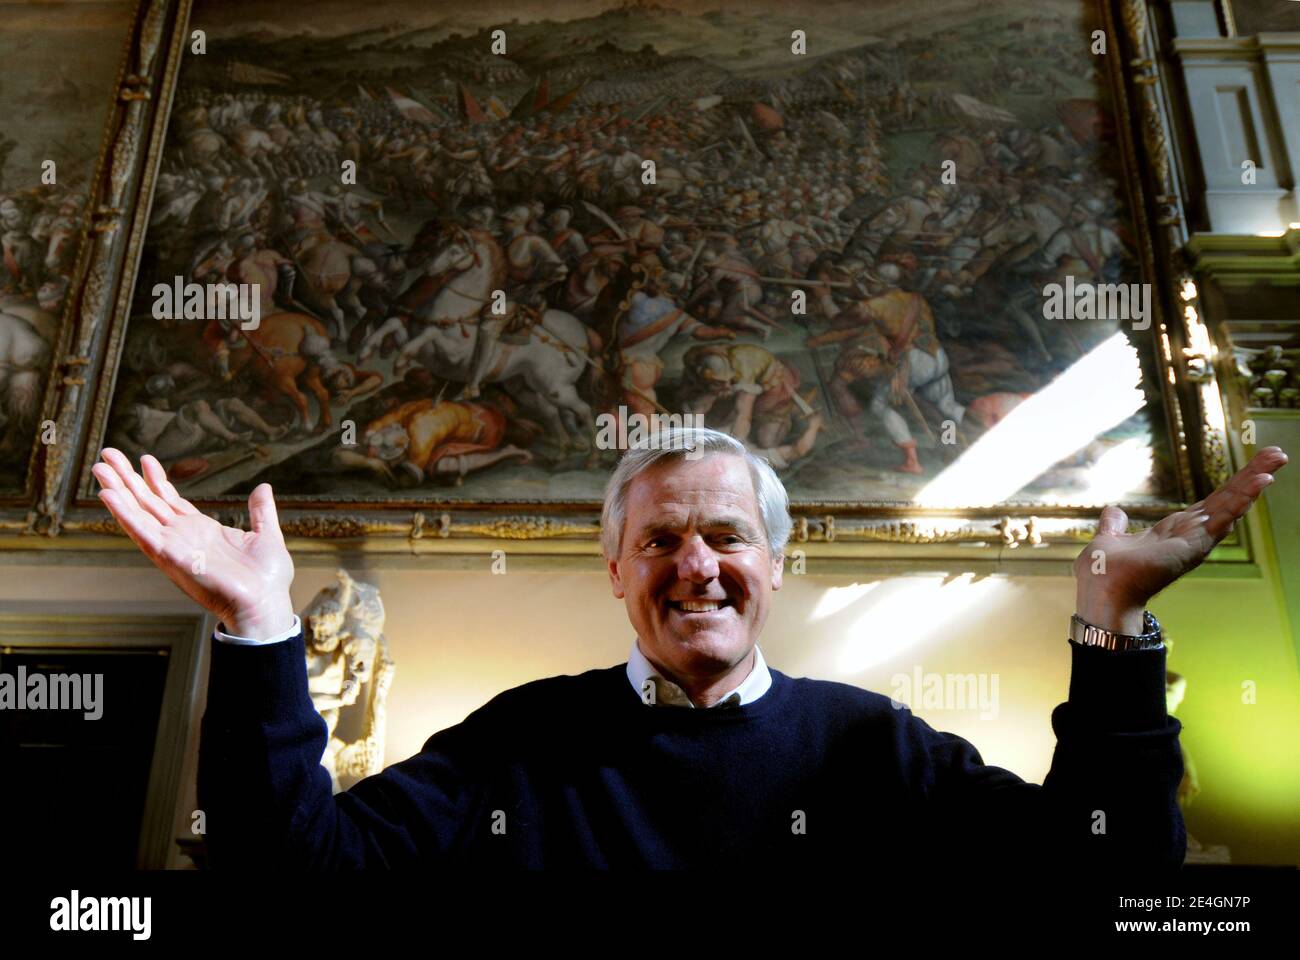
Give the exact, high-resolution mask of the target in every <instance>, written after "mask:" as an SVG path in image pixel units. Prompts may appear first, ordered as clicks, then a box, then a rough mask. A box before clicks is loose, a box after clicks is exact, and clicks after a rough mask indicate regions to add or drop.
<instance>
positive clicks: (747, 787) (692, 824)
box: [94, 430, 1287, 884]
mask: <svg viewBox="0 0 1300 960" xmlns="http://www.w3.org/2000/svg"><path fill="white" fill-rule="evenodd" d="M103 457H104V461H105V462H103V463H99V464H96V465H95V467H94V472H95V475H96V477H97V478H98V479H99V481H100V483H101V484H102V487H103V489H102V490H101V491H100V494H99V495H100V497H101V499H102V500H103V501H104V503H105V505H106V506H107V507H108V509H109V510H110V511H111V512H112V513H113V515H114V516H115V517H116V518H117V519H118V522H119V523H121V524H122V526H123V527H124V528H125V530H126V532H127V533H128V534H129V535H130V536H131V537H132V539H133V540H134V541H135V542H136V543H137V544H138V545H139V546H140V548H141V549H142V550H143V551H144V552H145V554H146V555H147V556H148V557H150V558H151V559H152V560H153V561H154V562H155V563H156V564H157V565H158V566H159V567H160V568H161V569H162V570H163V572H164V573H166V574H167V575H168V576H169V577H170V578H171V579H172V580H173V581H175V582H176V583H177V584H178V585H179V586H180V587H181V588H182V589H183V590H184V591H185V592H186V593H187V594H189V595H190V596H191V597H193V598H194V599H195V600H197V601H198V602H199V603H201V604H202V605H203V606H205V607H206V608H207V609H209V610H211V611H212V612H213V613H214V614H216V615H217V616H218V617H219V618H220V623H219V631H227V632H218V634H217V641H218V642H216V643H214V644H213V651H212V664H211V672H210V679H209V690H208V704H207V714H206V715H205V717H204V721H203V735H202V743H201V749H200V769H199V784H198V786H199V803H200V805H201V807H202V808H203V809H204V811H205V812H206V813H207V824H208V833H207V842H208V847H209V856H210V858H211V862H212V864H213V865H214V866H217V867H221V866H225V865H235V864H242V865H253V864H272V865H280V866H286V865H287V866H296V867H307V868H316V869H326V868H361V867H371V868H373V867H398V866H405V865H411V864H415V863H424V864H440V865H443V864H445V865H470V864H473V865H491V866H527V867H555V866H573V865H580V866H594V867H694V866H701V867H722V868H726V869H728V870H732V871H734V870H738V869H744V868H746V867H748V868H754V867H805V868H807V867H818V866H829V865H843V866H851V867H855V868H858V869H861V870H872V871H896V870H898V869H899V868H900V867H905V866H906V865H907V864H924V865H925V866H926V868H927V869H930V870H933V871H934V872H935V873H936V874H942V873H944V872H946V871H948V870H949V869H951V868H957V869H960V868H967V869H969V868H975V869H979V870H987V869H988V868H989V867H991V866H994V865H1004V864H1016V865H1019V866H1026V867H1030V868H1033V869H1037V870H1042V869H1044V868H1051V869H1053V870H1071V871H1077V870H1079V869H1082V868H1084V867H1088V866H1108V867H1112V866H1121V865H1122V866H1126V867H1134V866H1176V865H1178V864H1179V863H1180V862H1181V861H1182V858H1183V855H1184V850H1185V846H1186V835H1185V832H1184V829H1183V822H1182V817H1181V815H1180V813H1179V810H1178V806H1177V804H1176V802H1175V793H1176V790H1177V786H1178V781H1179V779H1180V777H1181V776H1182V772H1183V764H1182V759H1181V755H1180V753H1179V746H1178V734H1179V729H1180V727H1179V723H1178V721H1177V720H1175V719H1174V718H1172V717H1170V716H1168V715H1167V714H1166V711H1165V699H1164V665H1165V651H1164V646H1163V644H1162V641H1161V635H1160V630H1159V626H1158V624H1155V623H1154V620H1153V618H1151V617H1150V616H1149V615H1144V613H1145V606H1146V603H1147V601H1148V600H1149V599H1150V598H1151V597H1152V596H1154V595H1155V594H1156V593H1158V592H1159V591H1160V590H1162V589H1163V588H1164V587H1166V586H1167V585H1168V584H1169V583H1171V582H1172V581H1173V580H1174V579H1176V578H1177V577H1178V576H1180V575H1181V574H1183V573H1185V572H1186V571H1188V570H1190V569H1191V568H1193V567H1195V566H1196V565H1197V564H1198V563H1200V562H1201V561H1202V560H1203V559H1204V558H1205V556H1206V554H1207V553H1208V552H1209V550H1210V549H1211V547H1213V545H1214V544H1215V543H1216V542H1217V541H1218V540H1220V539H1222V538H1223V537H1224V536H1225V535H1226V534H1227V533H1228V531H1229V530H1230V529H1231V528H1232V526H1233V524H1234V523H1235V522H1236V521H1237V520H1238V519H1240V518H1241V516H1242V515H1243V514H1244V513H1245V512H1246V510H1247V509H1248V508H1249V507H1250V505H1251V503H1252V502H1253V501H1254V499H1255V498H1256V497H1257V496H1258V495H1259V493H1260V492H1261V491H1262V490H1263V489H1264V487H1265V486H1267V485H1268V484H1269V483H1270V482H1272V479H1273V478H1272V475H1271V471H1273V470H1277V469H1279V468H1280V467H1282V466H1283V464H1285V463H1286V461H1287V457H1286V454H1284V453H1283V452H1282V451H1281V450H1280V449H1278V448H1277V447H1269V448H1267V449H1265V450H1262V451H1260V452H1259V453H1258V454H1257V455H1256V456H1255V457H1254V459H1253V460H1251V462H1250V463H1249V464H1248V465H1247V466H1246V468H1245V469H1243V470H1242V471H1240V472H1239V473H1238V474H1236V476H1234V477H1233V478H1232V480H1231V481H1230V482H1229V483H1227V484H1226V485H1225V486H1224V487H1222V488H1221V489H1219V490H1218V491H1216V492H1215V493H1213V494H1211V495H1210V496H1209V497H1207V498H1206V499H1205V500H1203V501H1200V502H1198V503H1196V504H1193V505H1192V506H1191V507H1189V508H1188V509H1187V510H1184V511H1181V512H1179V513H1175V514H1173V515H1171V516H1170V517H1168V518H1166V519H1165V520H1163V521H1161V522H1160V523H1159V524H1157V525H1156V526H1154V527H1152V528H1150V529H1146V530H1143V531H1142V532H1140V533H1135V534H1127V533H1125V527H1126V525H1127V518H1126V517H1125V515H1124V513H1123V511H1121V510H1119V509H1118V508H1116V507H1113V506H1111V507H1107V508H1106V509H1105V510H1103V511H1102V514H1101V521H1100V531H1099V533H1098V535H1097V537H1096V538H1095V539H1094V540H1093V541H1092V543H1090V544H1089V545H1088V547H1087V548H1085V550H1084V552H1083V553H1082V554H1081V555H1080V559H1079V560H1078V561H1077V562H1076V567H1075V569H1076V575H1077V576H1078V579H1079V590H1078V599H1079V605H1078V608H1077V617H1079V618H1082V621H1086V623H1076V624H1074V625H1073V626H1072V629H1071V635H1072V639H1071V644H1072V651H1071V653H1072V658H1073V676H1072V678H1071V682H1070V695H1069V700H1068V702H1066V703H1064V704H1062V705H1061V706H1059V707H1057V708H1056V710H1055V711H1054V712H1053V715H1052V721H1053V728H1054V730H1055V732H1056V736H1057V748H1056V753H1055V756H1054V758H1053V761H1052V769H1051V771H1050V773H1049V774H1048V776H1047V778H1046V780H1045V781H1044V783H1043V785H1042V786H1041V787H1040V786H1038V785H1035V784H1029V783H1025V782H1024V781H1022V780H1021V779H1020V778H1018V777H1017V776H1015V775H1014V774H1012V773H1010V772H1008V771H1006V770H1003V769H999V768H997V767H990V766H986V765H985V764H984V763H983V761H982V760H981V758H980V755H979V753H978V752H977V751H976V750H975V748H974V747H973V746H971V744H970V743H968V742H967V741H965V740H963V739H961V738H960V737H957V736H954V735H951V734H945V733H939V732H936V731H935V730H934V729H932V728H931V727H930V726H929V725H928V724H926V723H925V722H924V721H922V720H920V719H918V718H916V717H915V716H913V715H912V713H911V712H910V711H908V710H907V709H905V708H903V707H902V706H901V705H899V704H894V703H892V702H891V701H890V699H888V698H887V697H884V696H881V695H879V694H875V693H870V692H868V691H866V690H863V689H861V688H859V687H855V686H851V685H849V684H843V683H835V682H830V681H822V680H810V679H806V678H796V677H791V676H788V675H786V674H785V673H782V672H781V671H779V670H777V669H774V668H770V667H769V666H768V665H767V663H766V662H765V661H764V658H763V655H762V653H761V652H760V651H759V649H758V646H757V641H758V638H759V636H760V634H761V633H762V631H763V626H764V624H765V622H766V621H767V617H768V613H769V610H770V605H771V600H772V594H773V593H774V592H775V591H776V590H778V589H780V587H781V580H782V572H783V562H784V556H783V551H784V548H785V544H786V540H787V538H788V536H789V533H790V529H791V520H790V515H789V512H788V506H787V499H786V492H785V489H784V488H783V487H782V485H781V482H780V481H779V480H778V479H777V477H776V475H775V473H774V472H773V471H772V469H771V467H770V466H768V465H767V464H766V463H765V462H764V461H762V460H760V459H758V458H756V457H753V456H752V455H750V454H749V453H748V452H747V451H746V449H745V448H744V446H743V445H741V444H740V443H738V442H737V441H736V440H734V439H733V438H731V437H728V436H727V435H725V434H722V433H718V432H716V431H712V430H690V431H685V432H671V431H670V432H668V433H667V434H666V435H664V434H661V435H660V437H659V444H658V446H657V447H653V448H636V449H632V450H630V451H628V452H627V453H626V454H625V455H624V457H623V459H622V460H621V461H620V463H619V465H618V467H617V468H616V469H615V471H614V473H613V475H612V476H611V478H610V480H609V484H608V487H607V492H606V496H605V504H604V512H603V515H602V535H601V540H602V546H603V549H604V554H605V559H606V562H607V566H608V573H609V578H610V582H611V584H612V587H613V593H614V596H615V597H618V598H620V599H622V600H623V601H624V603H625V605H626V608H627V614H628V619H629V620H630V621H631V624H632V627H633V628H634V630H635V632H636V639H635V640H634V641H633V643H632V648H631V653H630V656H629V658H628V661H627V663H626V664H622V663H620V664H618V665H616V666H612V667H606V668H604V669H593V670H589V671H587V672H585V673H582V674H579V675H577V676H558V677H551V678H549V679H545V680H538V681H534V682H532V683H527V684H524V685H523V686H520V687H516V688H514V689H512V690H508V691H506V692H504V693H502V694H500V695H498V696H497V697H495V698H493V699H492V700H491V701H490V702H489V703H487V704H486V705H484V706H483V707H481V708H479V709H478V710H475V711H474V712H473V713H471V714H470V715H469V716H468V717H467V718H466V719H465V720H464V721H462V722H461V723H459V724H456V725H455V726H452V727H449V728H448V729H446V730H443V731H441V732H439V733H436V734H434V735H433V736H432V737H430V738H429V740H428V741H427V742H426V743H425V745H424V748H423V749H422V750H421V751H420V753H419V754H417V755H416V756H414V757H411V758H410V759H408V760H405V761H403V762H401V763H398V764H395V765H393V766H391V767H389V768H388V769H386V770H384V771H383V772H382V773H379V774H376V775H375V776H372V777H368V778H366V779H365V780H362V781H361V782H360V783H358V784H356V785H355V786H354V787H352V788H351V789H350V790H348V791H347V792H345V793H342V794H339V795H338V796H334V795H332V794H331V790H330V779H329V775H328V774H327V773H326V771H325V769H324V768H323V767H321V766H320V758H321V754H322V752H323V750H324V748H325V724H324V723H323V721H322V720H321V718H320V716H319V715H317V713H316V712H315V711H314V710H313V709H312V704H311V700H310V699H309V698H308V696H307V677H306V669H305V666H304V655H303V635H302V628H301V625H300V622H299V618H298V617H297V616H295V615H294V612H293V607H292V605H291V604H290V601H289V584H290V582H291V581H292V579H293V561H292V560H291V559H290V557H289V553H288V551H287V550H286V549H285V545H284V540H283V537H282V535H281V532H280V528H279V524H278V522H277V518H276V508H275V503H274V501H273V499H272V496H271V488H270V486H269V485H267V484H260V485H259V486H258V487H257V488H256V489H255V490H253V492H252V494H251V495H250V497H249V516H250V518H251V523H252V529H251V531H249V532H244V531H240V530H233V529H228V528H223V527H221V526H220V525H219V524H218V523H217V522H216V521H215V520H212V519H210V518H208V517H206V516H204V515H203V514H201V513H199V512H198V511H197V510H196V509H195V508H194V506H192V505H191V504H190V503H188V502H187V501H185V500H184V499H182V498H181V497H180V496H179V495H178V494H177V492H176V490H175V488H174V487H173V486H172V484H171V483H170V482H169V481H168V480H167V477H166V475H165V474H164V472H163V470H162V467H161V466H160V465H159V464H158V462H157V460H155V459H154V458H152V457H145V458H143V459H142V461H141V466H142V470H143V472H144V476H143V477H141V476H139V475H137V474H136V473H135V471H134V470H133V469H132V467H131V464H130V462H129V461H128V460H127V459H126V458H125V457H124V456H123V455H122V454H121V453H120V452H118V451H117V450H113V449H111V448H107V449H105V450H104V451H103ZM1099 549H1100V550H1104V551H1105V553H1106V557H1107V567H1106V569H1107V573H1106V574H1105V576H1093V575H1092V574H1091V570H1092V569H1093V560H1092V551H1094V550H1099ZM198 550H201V551H204V552H205V555H206V561H207V562H206V566H205V567H204V570H205V572H203V573H200V574H195V573H193V572H192V571H193V569H194V565H193V562H192V559H193V556H194V553H195V551H198ZM921 615H923V613H922V614H921ZM575 625H576V622H575ZM1062 626H1063V628H1064V625H1062ZM1099 816H1104V818H1105V819H1104V823H1105V827H1104V829H1102V830H1099V829H1098V823H1099V822H1100V821H1099ZM747 879H748V875H746V874H744V873H739V874H736V880H735V882H738V883H742V884H743V883H745V882H746V881H747Z"/></svg>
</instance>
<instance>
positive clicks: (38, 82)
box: [0, 0, 133, 497]
mask: <svg viewBox="0 0 1300 960" xmlns="http://www.w3.org/2000/svg"><path fill="white" fill-rule="evenodd" d="M132 8H133V4H132V3H130V2H127V0H103V2H95V0H92V2H70V3H60V4H50V3H6V4H5V5H4V8H3V17H4V27H3V29H2V30H0V62H2V63H3V64H4V73H3V76H0V245H2V246H3V265H2V267H0V497H8V496H14V495H18V494H21V493H22V492H23V488H24V485H25V478H26V475H27V470H28V464H29V461H30V459H31V455H32V450H33V447H34V446H35V445H36V443H37V442H38V440H39V433H40V426H41V411H42V408H43V405H44V399H45V394H46V388H47V386H48V381H49V374H50V370H51V368H52V366H53V362H54V350H55V348H56V340H57V336H58V328H59V322H60V318H61V316H62V314H63V308H64V305H65V300H66V298H67V295H68V290H69V287H70V286H71V285H72V281H73V276H72V274H73V271H74V268H75V266H76V263H77V255H78V252H79V250H80V246H81V232H82V228H83V225H84V221H85V217H86V208H87V205H88V204H89V201H90V193H91V179H92V177H93V175H94V172H95V164H96V161H97V160H98V157H99V150H100V141H101V139H102V137H103V134H104V125H105V123H106V121H107V118H108V112H109V108H110V107H111V106H112V98H113V93H112V91H113V83H114V80H115V78H116V77H117V73H118V70H119V68H120V66H121V61H122V56H123V53H124V46H125V43H126V38H127V34H128V29H129V27H130V24H131V18H132ZM50 164H52V166H50Z"/></svg>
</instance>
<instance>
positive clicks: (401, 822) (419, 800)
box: [198, 631, 478, 870]
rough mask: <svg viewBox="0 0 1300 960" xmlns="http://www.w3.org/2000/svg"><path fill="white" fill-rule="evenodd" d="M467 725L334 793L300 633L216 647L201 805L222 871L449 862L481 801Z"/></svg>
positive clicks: (211, 852) (211, 854)
mask: <svg viewBox="0 0 1300 960" xmlns="http://www.w3.org/2000/svg"><path fill="white" fill-rule="evenodd" d="M468 732H469V731H468V727H467V725H466V724H458V725H456V726H454V727H450V728H448V729H447V730H443V731H441V732H440V733H438V734H435V735H434V736H433V737H431V738H430V739H429V741H428V742H427V743H426V744H425V746H424V749H423V750H422V751H421V752H420V753H419V754H417V755H416V756H414V757H411V758H410V759H408V760H405V761H403V762H401V763H398V764H394V765H393V766H390V767H388V768H387V769H385V770H384V771H382V772H381V773H378V774H375V775H374V776H371V777H367V778H366V779H364V780H362V781H360V782H359V783H357V784H356V785H355V786H353V787H352V788H351V789H350V790H347V791H345V792H343V793H340V794H338V795H337V796H335V795H334V794H333V793H332V788H331V784H330V777H329V773H328V772H327V771H326V770H325V768H324V767H323V766H321V762H320V761H321V757H322V756H323V755H324V752H325V746H326V726H325V721H324V719H323V718H322V717H321V715H320V714H319V713H317V712H316V709H315V707H314V706H313V705H312V702H311V697H310V695H309V694H308V689H307V666H306V658H305V649H304V645H303V636H302V633H301V631H299V633H298V634H297V635H296V636H294V637H292V638H290V639H289V640H286V641H284V642H281V643H276V644H271V645H268V646H236V645H231V644H224V643H217V644H213V645H212V665H211V671H210V676H209V681H208V702H207V709H206V711H205V713H204V716H203V722H202V726H201V737H200V743H199V767H198V798H199V806H200V809H202V810H203V812H204V815H205V819H206V824H207V832H206V835H205V841H206V844H207V848H208V859H209V862H210V864H211V865H212V867H213V868H214V869H221V868H226V867H234V868H249V867H266V866H277V867H287V868H297V869H322V870H330V869H362V868H373V867H379V868H385V867H395V866H401V865H407V864H411V863H414V862H415V861H417V860H420V861H424V862H440V861H441V862H446V861H448V860H450V859H451V858H452V857H454V856H455V854H456V852H457V851H458V850H460V849H462V847H463V841H464V834H465V833H466V830H467V827H468V825H469V823H470V822H471V811H472V809H473V807H474V804H475V803H476V801H477V797H478V790H477V786H476V782H477V781H476V778H475V777H474V776H473V774H472V772H471V765H470V763H469V760H468V758H469V757H471V756H473V754H474V751H473V750H472V749H470V747H469V744H468V741H469V736H468Z"/></svg>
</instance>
